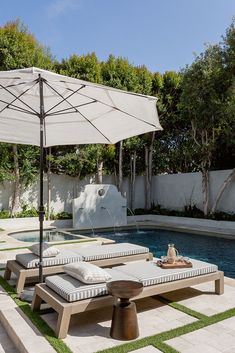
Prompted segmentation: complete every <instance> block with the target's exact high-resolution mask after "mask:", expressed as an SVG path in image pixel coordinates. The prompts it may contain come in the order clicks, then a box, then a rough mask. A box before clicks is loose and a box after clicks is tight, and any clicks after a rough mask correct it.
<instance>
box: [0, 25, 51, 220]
mask: <svg viewBox="0 0 235 353" xmlns="http://www.w3.org/2000/svg"><path fill="white" fill-rule="evenodd" d="M52 65H53V59H52V56H51V54H50V51H49V50H48V48H45V47H43V46H42V45H40V44H39V42H38V41H37V40H36V39H35V38H34V36H33V35H32V34H31V33H29V32H28V30H27V28H26V27H25V26H24V25H23V24H22V23H21V22H20V21H19V20H16V21H14V22H9V23H7V24H6V25H5V26H3V27H0V70H13V69H19V68H25V67H30V66H39V67H41V68H45V69H50V68H52ZM1 146H3V145H1ZM2 148H3V151H6V147H2ZM7 149H9V146H7ZM27 151H30V154H34V158H33V160H35V158H36V157H37V149H35V148H29V147H28V146H27V147H24V146H21V147H20V153H19V148H18V147H17V146H16V145H13V147H12V152H13V153H12V154H13V160H12V159H11V166H9V169H8V170H12V171H13V177H12V179H13V180H14V181H15V186H14V192H13V199H12V206H11V212H12V214H14V213H16V212H17V211H18V210H19V208H20V199H19V198H20V184H21V183H23V182H24V183H25V180H27V182H29V180H31V181H32V180H33V178H32V179H30V178H29V175H31V176H33V175H32V173H33V174H34V173H37V169H35V168H34V167H30V166H29V165H28V171H26V170H25V167H26V165H27V162H28V161H27V160H23V162H22V163H21V158H22V154H23V155H27V153H28V152H27ZM28 157H29V156H28ZM28 160H30V158H29V159H28ZM25 175H27V177H26V178H25Z"/></svg>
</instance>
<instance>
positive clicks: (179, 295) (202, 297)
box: [163, 281, 235, 316]
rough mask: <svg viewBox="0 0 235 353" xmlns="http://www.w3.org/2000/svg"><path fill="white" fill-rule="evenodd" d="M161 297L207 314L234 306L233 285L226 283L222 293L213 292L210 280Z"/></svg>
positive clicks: (234, 293)
mask: <svg viewBox="0 0 235 353" xmlns="http://www.w3.org/2000/svg"><path fill="white" fill-rule="evenodd" d="M163 297H165V298H167V299H170V300H172V301H176V302H178V303H180V304H182V305H184V306H186V307H187V308H190V309H193V310H196V311H198V312H199V313H202V314H204V315H207V316H211V315H214V314H217V313H221V312H223V311H225V310H228V309H232V308H234V307H235V287H233V286H231V285H228V284H226V281H225V290H224V294H223V295H217V294H215V293H214V284H213V283H212V282H208V283H203V284H200V285H197V286H194V287H191V288H185V289H181V290H178V291H175V292H170V293H167V294H164V295H163Z"/></svg>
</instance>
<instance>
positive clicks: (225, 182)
mask: <svg viewBox="0 0 235 353" xmlns="http://www.w3.org/2000/svg"><path fill="white" fill-rule="evenodd" d="M234 177H235V168H234V169H233V170H232V171H231V173H230V174H229V175H228V177H227V178H226V179H225V181H224V182H223V184H222V185H221V187H220V190H219V192H218V194H217V196H216V199H215V202H214V205H213V207H212V209H211V213H215V210H216V208H217V206H218V203H219V201H220V199H221V197H222V195H223V193H224V190H225V189H226V187H227V186H228V185H229V184H230V183H231V181H232V180H233V178H234Z"/></svg>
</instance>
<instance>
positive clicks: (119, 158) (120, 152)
mask: <svg viewBox="0 0 235 353" xmlns="http://www.w3.org/2000/svg"><path fill="white" fill-rule="evenodd" d="M122 146H123V141H120V142H119V156H118V191H119V192H120V193H121V194H122V181H123V173H122V160H123V155H122Z"/></svg>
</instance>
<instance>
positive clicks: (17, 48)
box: [0, 20, 52, 70]
mask: <svg viewBox="0 0 235 353" xmlns="http://www.w3.org/2000/svg"><path fill="white" fill-rule="evenodd" d="M30 66H39V67H41V68H45V69H50V68H52V56H51V54H50V51H49V49H48V48H45V47H43V46H42V45H41V44H39V42H38V41H37V40H36V39H35V38H34V36H33V35H32V34H30V33H29V32H28V30H27V28H26V27H25V26H24V25H23V24H22V23H21V22H20V20H16V21H13V22H9V23H7V24H6V25H5V26H3V27H0V70H13V69H19V68H25V67H30Z"/></svg>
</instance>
